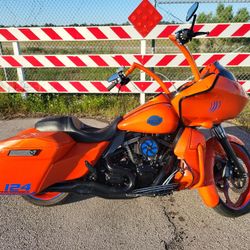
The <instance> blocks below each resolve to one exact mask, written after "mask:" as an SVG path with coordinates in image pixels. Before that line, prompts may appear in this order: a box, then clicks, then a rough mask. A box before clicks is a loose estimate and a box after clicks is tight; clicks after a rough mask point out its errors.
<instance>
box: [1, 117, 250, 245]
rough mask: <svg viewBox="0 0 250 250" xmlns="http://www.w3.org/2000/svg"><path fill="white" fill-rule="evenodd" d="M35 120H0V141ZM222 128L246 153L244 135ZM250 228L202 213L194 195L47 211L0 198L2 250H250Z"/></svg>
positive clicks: (96, 201)
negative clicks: (243, 147)
mask: <svg viewBox="0 0 250 250" xmlns="http://www.w3.org/2000/svg"><path fill="white" fill-rule="evenodd" d="M36 120H37V119H15V120H9V121H0V132H1V135H0V139H3V138H6V137H9V136H12V135H14V134H15V133H16V132H17V131H20V130H22V129H25V128H27V127H31V126H32V125H33V124H34V122H35V121H36ZM84 121H86V123H89V124H92V125H96V126H100V127H101V126H104V125H105V124H104V123H102V122H98V121H94V120H89V119H84ZM226 127H227V131H228V132H230V133H232V134H235V135H237V136H239V137H240V138H241V139H243V140H244V141H245V142H246V144H247V147H248V149H250V135H249V134H247V133H246V132H244V131H242V130H240V129H238V128H236V127H234V126H233V125H230V124H226ZM249 225H250V216H249V214H248V215H245V216H243V217H240V218H237V219H230V218H225V217H222V216H220V215H218V214H216V213H215V212H214V211H213V210H212V209H208V208H206V207H205V206H204V205H203V204H202V202H201V200H200V198H199V196H198V194H197V192H196V191H183V192H179V193H178V192H177V193H175V194H174V195H173V196H167V197H157V198H139V199H131V200H105V199H101V198H90V199H85V197H84V196H80V195H74V196H73V197H72V198H71V200H70V201H69V202H68V203H67V204H65V205H61V206H56V207H49V208H41V207H36V206H33V205H30V204H28V203H27V202H25V201H24V200H23V199H22V198H21V197H18V196H1V197H0V248H1V249H192V250H193V249H250V247H249V246H250V235H249V229H250V227H249Z"/></svg>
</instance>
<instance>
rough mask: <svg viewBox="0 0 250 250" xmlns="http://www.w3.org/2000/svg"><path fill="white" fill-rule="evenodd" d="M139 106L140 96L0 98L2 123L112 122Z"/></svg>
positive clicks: (12, 96) (70, 95)
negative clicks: (47, 119)
mask: <svg viewBox="0 0 250 250" xmlns="http://www.w3.org/2000/svg"><path fill="white" fill-rule="evenodd" d="M138 105H139V96H138V95H126V94H121V95H119V96H118V95H112V94H110V95H92V94H88V95H75V94H74V95H73V94H60V95H58V94H29V95H28V96H27V98H26V99H24V98H22V96H21V95H20V94H7V95H6V94H0V119H13V118H15V117H41V116H46V115H75V116H78V117H94V118H97V119H101V120H112V119H114V118H115V117H117V116H119V115H122V114H125V113H126V112H128V111H130V110H131V109H133V108H135V107H136V106H138Z"/></svg>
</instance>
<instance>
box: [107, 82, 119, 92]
mask: <svg viewBox="0 0 250 250" xmlns="http://www.w3.org/2000/svg"><path fill="white" fill-rule="evenodd" d="M116 84H117V82H112V83H111V85H109V86H108V87H107V89H108V91H110V90H111V89H112V88H114V87H115V85H116Z"/></svg>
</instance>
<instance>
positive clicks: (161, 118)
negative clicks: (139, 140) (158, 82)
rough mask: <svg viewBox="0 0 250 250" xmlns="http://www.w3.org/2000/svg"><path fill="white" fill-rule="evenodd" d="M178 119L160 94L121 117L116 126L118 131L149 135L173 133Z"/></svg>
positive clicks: (165, 96)
mask: <svg viewBox="0 0 250 250" xmlns="http://www.w3.org/2000/svg"><path fill="white" fill-rule="evenodd" d="M178 122H179V117H178V115H177V113H176V112H175V110H174V108H173V107H172V105H171V103H170V101H169V98H168V97H167V95H165V94H160V95H158V96H156V97H155V98H153V99H151V100H150V101H149V102H147V103H145V104H144V105H141V106H139V107H138V108H136V109H134V110H133V111H131V112H129V113H128V114H126V115H125V116H124V117H123V120H122V121H121V122H120V123H119V124H118V128H119V129H120V130H126V131H131V132H139V133H149V134H169V133H173V132H174V131H175V130H176V128H177V126H178Z"/></svg>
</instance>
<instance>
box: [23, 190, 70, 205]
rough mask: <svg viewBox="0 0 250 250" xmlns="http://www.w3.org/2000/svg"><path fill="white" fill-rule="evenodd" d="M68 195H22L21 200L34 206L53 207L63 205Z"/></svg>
mask: <svg viewBox="0 0 250 250" xmlns="http://www.w3.org/2000/svg"><path fill="white" fill-rule="evenodd" d="M69 195H70V194H69V193H59V192H46V193H41V194H31V195H24V196H23V198H24V199H25V200H26V201H28V202H29V203H32V204H33V205H36V206H42V207H44V206H46V207H47V206H55V205H59V204H63V203H65V201H66V200H67V199H68V198H69Z"/></svg>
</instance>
